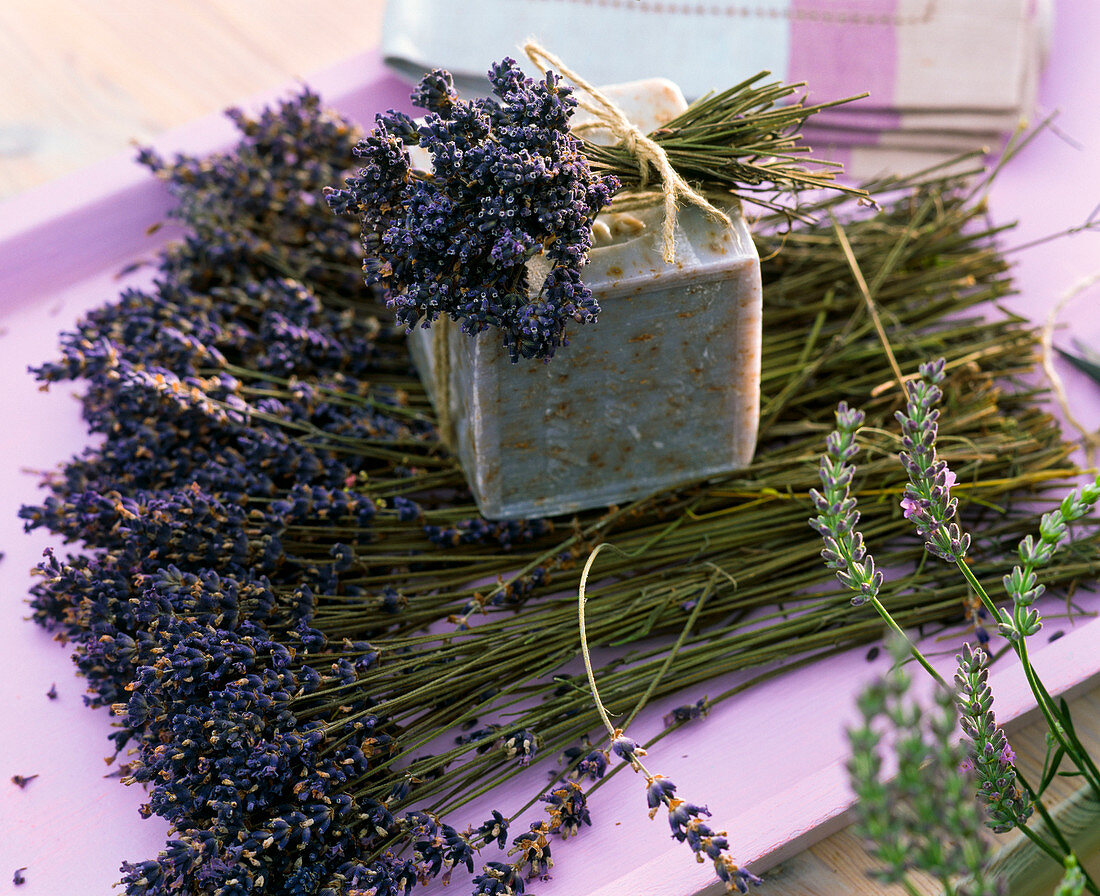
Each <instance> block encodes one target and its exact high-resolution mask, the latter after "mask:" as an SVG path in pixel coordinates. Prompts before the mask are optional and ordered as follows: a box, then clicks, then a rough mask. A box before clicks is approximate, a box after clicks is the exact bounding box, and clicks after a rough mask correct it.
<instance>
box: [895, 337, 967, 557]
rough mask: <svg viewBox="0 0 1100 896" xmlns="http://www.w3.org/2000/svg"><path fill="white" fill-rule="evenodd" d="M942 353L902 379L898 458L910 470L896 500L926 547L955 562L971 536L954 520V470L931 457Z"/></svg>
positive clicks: (933, 447)
mask: <svg viewBox="0 0 1100 896" xmlns="http://www.w3.org/2000/svg"><path fill="white" fill-rule="evenodd" d="M944 366H945V362H944V359H943V358H940V359H939V360H937V361H932V362H929V363H927V364H922V365H921V366H920V377H921V378H920V379H919V380H918V381H916V382H911V383H906V389H907V391H908V394H909V401H908V402H907V403H906V406H905V411H904V412H902V411H898V412H897V415H896V416H897V420H898V422H899V423H900V424H901V430H902V438H901V443H902V447H903V448H904V450H903V451H902V452H901V454H900V455H899V457H900V458H901V462H902V465H903V466H904V467H905V471H906V472H907V473H908V474H909V484H908V485H906V487H905V495H904V497H903V498H902V499H901V507H902V512H903V513H904V514H905V518H906V519H909V520H912V521H913V524H914V525H915V526H916V527H917V532H918V533H919V534H920V536H921V537H922V538H923V539H924V542H925V547H926V548H927V549H928V552H929V553H931V554H934V555H935V556H937V557H940V558H942V559H944V560H948V561H951V562H959V561H961V560H962V559H963V558H964V557H965V556H966V552H967V549H968V548H969V547H970V536H969V535H967V534H966V533H964V532H962V531H961V530H960V529H959V526H958V523H956V522H954V516H955V511H956V509H957V507H958V502H957V501H956V500H955V499H954V498H952V497H951V491H950V490H951V486H953V485H954V484H955V474H954V473H952V472H951V471H950V470H949V469H948V468H947V463H946V462H945V461H942V460H937V459H936V435H937V421H938V420H939V417H940V412H939V409H938V408H937V407H936V405H937V404H938V403H939V400H940V399H941V398H943V392H941V391H940V388H939V385H938V384H939V383H941V382H943V377H944Z"/></svg>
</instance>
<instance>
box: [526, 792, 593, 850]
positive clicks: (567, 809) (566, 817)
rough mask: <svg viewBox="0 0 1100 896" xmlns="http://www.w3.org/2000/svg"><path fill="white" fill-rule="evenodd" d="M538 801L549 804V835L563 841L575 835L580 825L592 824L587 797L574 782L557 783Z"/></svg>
mask: <svg viewBox="0 0 1100 896" xmlns="http://www.w3.org/2000/svg"><path fill="white" fill-rule="evenodd" d="M539 799H540V800H542V801H543V802H544V803H549V804H550V805H549V807H548V808H547V810H546V811H547V812H549V813H550V833H552V834H557V835H558V836H560V837H561V838H562V839H563V840H566V839H568V838H569V837H572V836H573V835H574V834H576V833H577V831H578V830H580V827H581V825H582V824H586V825H589V826H591V824H592V818H591V816H590V815H589V812H588V801H587V797H586V796H585V792H584V790H583V789H582V788H581V785H580V784H578V783H576V782H575V781H559V782H558V785H557V786H556V787H554V788H553V789H552V790H551V791H550V792H549V793H544V794H543V795H542V796H540V797H539Z"/></svg>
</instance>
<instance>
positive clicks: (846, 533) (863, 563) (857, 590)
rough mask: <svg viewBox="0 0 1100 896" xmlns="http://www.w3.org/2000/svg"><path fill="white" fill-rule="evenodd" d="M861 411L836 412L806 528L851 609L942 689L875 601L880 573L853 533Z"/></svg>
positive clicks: (859, 537)
mask: <svg viewBox="0 0 1100 896" xmlns="http://www.w3.org/2000/svg"><path fill="white" fill-rule="evenodd" d="M863 420H864V414H863V411H861V410H858V409H856V408H850V407H848V403H847V402H844V401H842V402H841V403H840V404H839V405H838V406H837V409H836V429H835V430H834V431H833V432H831V433H829V435H828V437H827V438H826V440H825V454H823V455H822V457H821V467H820V475H821V485H822V491H821V492H819V491H817V489H810V498H811V499H812V500H813V502H814V506H815V507H816V508H817V510H818V516H816V517H813V518H811V519H810V521H809V522H810V526H811V527H813V528H814V529H816V530H817V532H818V533H819V534H820V535H821V537H822V540H823V541H824V542H825V547H824V548H823V549H822V551H821V556H822V558H823V559H824V561H825V565H826V566H827V567H828V568H829V569H834V570H836V577H837V578H838V579H839V580H840V582H841V583H842V584H843V585H845V586H846V587H847V588H848V590H850V591H851V592H853V594H854V596H853V597H852V605H853V606H856V607H858V606H861V605H862V604H865V603H870V604H871V605H872V606H873V607H874V608H875V611H876V612H877V613H878V614H879V616H880V617H882V620H883V621H884V622H885V623H886V624H887V625H888V626H889V627H890V628H891V630H892V631H893V633H894V635H895V636H896V637H898V638H899V639H901V640H902V641H904V642H905V643H907V644H908V645H909V651H910V653H911V654H912V656H913V658H914V659H915V660H916V661H917V662H918V663H920V664H921V665H922V666H924V668H925V669H926V670H927V672H928V674H929V675H931V676H932V677H933V678H934V679H936V681H938V682H939V683H940V684H941V685H943V686H944V687H946V686H947V683H946V682H945V681H944V680H943V678H942V677H941V676H940V674H939V672H937V671H936V670H935V669H934V668H933V667H932V664H931V663H929V662H928V659H927V658H926V657H925V656H924V654H923V653H921V651H920V650H919V649H918V648H917V646H916V645H915V644H914V643H913V642H912V641H911V640H910V639H909V636H908V635H906V634H905V632H903V631H902V630H901V627H900V626H899V625H898V624H897V622H895V621H894V618H893V616H891V615H890V613H889V611H887V609H886V608H885V607H884V606H883V605H882V603H881V602H880V601H879V599H878V595H879V591H880V589H881V588H882V582H883V576H882V572H881V571H879V570H876V569H875V558H874V557H872V556H871V555H870V554H869V553H867V549H866V548H865V547H864V544H863V535H862V534H861V533H860V532H858V531H857V530H856V524H857V523H859V510H858V509H857V508H856V499H855V498H853V497H852V496H851V485H852V477H853V476H854V475H855V470H856V468H855V465H854V464H852V463H850V461H852V460H854V459H855V457H856V455H857V454H858V453H859V445H858V444H857V443H856V434H857V432H858V431H859V428H860V426H862V425H863Z"/></svg>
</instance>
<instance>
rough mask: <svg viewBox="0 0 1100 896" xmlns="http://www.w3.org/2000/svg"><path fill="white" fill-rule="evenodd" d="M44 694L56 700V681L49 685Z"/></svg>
mask: <svg viewBox="0 0 1100 896" xmlns="http://www.w3.org/2000/svg"><path fill="white" fill-rule="evenodd" d="M46 696H47V697H48V698H49V699H50V700H56V699H57V683H56V682H55V683H54V684H51V685H50V689H49V690H48V691H46Z"/></svg>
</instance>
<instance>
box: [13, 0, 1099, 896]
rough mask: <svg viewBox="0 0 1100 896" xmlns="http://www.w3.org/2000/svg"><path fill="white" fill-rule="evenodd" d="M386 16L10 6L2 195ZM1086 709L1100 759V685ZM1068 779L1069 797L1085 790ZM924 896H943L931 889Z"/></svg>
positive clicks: (214, 2) (843, 849)
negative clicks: (929, 895) (1076, 789)
mask: <svg viewBox="0 0 1100 896" xmlns="http://www.w3.org/2000/svg"><path fill="white" fill-rule="evenodd" d="M382 10H383V0H324V2H322V3H306V2H304V0H298V2H295V0H157V2H155V3H150V2H148V0H111V2H109V3H92V2H80V0H4V2H3V3H0V84H3V85H4V87H3V89H2V91H0V199H2V198H4V197H5V196H9V195H12V194H14V193H16V192H19V191H22V190H25V189H28V188H30V187H33V186H35V185H36V184H39V183H43V182H45V181H47V180H50V179H53V178H56V177H58V176H60V175H63V174H68V173H70V172H72V171H75V170H77V169H79V168H81V167H82V166H84V165H87V164H89V163H92V162H95V161H97V160H100V159H103V158H106V157H109V156H111V155H114V154H116V153H119V152H124V151H128V149H129V147H130V146H131V145H132V143H133V141H135V140H136V141H139V142H140V141H144V140H149V139H150V138H152V137H154V136H155V135H157V134H160V133H162V132H164V131H166V130H169V129H171V128H173V127H176V126H178V125H182V124H184V123H186V122H188V121H190V120H192V119H195V118H198V117H200V116H203V115H206V114H209V113H211V112H214V111H217V110H219V109H222V108H224V107H226V106H228V105H232V104H234V103H237V102H240V101H241V100H242V99H245V98H247V97H248V96H250V95H251V94H253V93H256V92H258V91H261V90H265V89H270V88H273V87H276V86H278V85H279V84H283V83H287V82H289V81H292V80H294V79H301V78H304V77H305V76H306V75H308V74H309V73H310V72H311V71H315V70H318V69H321V68H324V67H326V66H329V65H332V64H334V63H336V62H338V61H340V60H342V59H345V58H347V57H349V56H352V55H354V54H355V53H359V52H362V51H364V50H366V49H369V48H371V47H373V46H375V45H377V43H378V38H379V33H380V27H381V19H382ZM322 16H323V18H322ZM1074 703H1075V705H1076V707H1077V715H1078V717H1079V718H1080V720H1081V722H1080V725H1081V734H1082V735H1083V738H1084V740H1085V741H1086V743H1087V744H1088V745H1089V746H1090V747H1091V748H1092V750H1093V754H1094V755H1100V686H1097V687H1096V688H1094V689H1092V690H1091V691H1089V692H1087V693H1084V694H1081V695H1078V696H1077V697H1076V698H1075V701H1074ZM1012 742H1013V745H1014V747H1015V749H1016V751H1017V753H1018V755H1019V757H1020V760H1021V762H1022V764H1023V766H1024V767H1025V768H1027V769H1029V770H1030V771H1031V774H1032V777H1035V773H1034V767H1035V765H1036V764H1037V763H1039V762H1041V759H1042V756H1043V752H1044V748H1045V747H1044V739H1043V728H1042V727H1041V726H1039V725H1038V724H1031V725H1028V726H1026V727H1024V728H1023V729H1022V730H1018V731H1016V732H1015V733H1014V734H1013V735H1012ZM1065 780H1066V781H1068V782H1069V783H1062V784H1059V785H1058V786H1059V787H1060V789H1059V790H1058V791H1057V793H1056V794H1055V796H1056V797H1057V798H1060V797H1063V796H1065V795H1066V794H1067V793H1068V792H1069V791H1070V790H1071V789H1072V779H1065ZM1003 840H1004V838H1001V841H1000V842H1002V843H1003ZM872 864H873V862H872V861H871V860H870V859H869V857H868V856H867V853H866V852H865V851H864V850H863V848H862V847H861V845H860V843H859V842H858V840H857V839H856V838H855V837H854V835H853V834H852V833H851V831H850V830H847V829H845V830H842V831H840V832H838V833H836V834H834V835H832V836H830V837H828V838H826V839H825V840H823V841H821V842H820V843H819V844H817V845H816V846H813V847H812V848H810V849H808V850H807V851H806V852H804V853H802V854H801V855H799V856H797V857H795V858H794V859H792V860H790V861H788V862H785V863H784V864H783V865H782V866H781V867H780V868H778V869H776V870H775V871H773V872H772V873H770V874H769V875H768V886H767V888H766V892H767V893H768V894H771V896H834V894H835V896H840V894H849V896H850V894H856V896H859V894H872V893H875V894H893V893H895V892H896V893H902V892H904V891H902V890H901V888H884V887H882V886H880V885H878V884H873V883H871V882H869V881H868V879H867V877H866V869H867V868H869V867H871V866H872ZM1093 872H1094V873H1100V862H1097V861H1094V862H1093ZM921 892H927V893H936V892H938V890H937V888H936V887H935V886H934V885H932V884H931V882H928V883H927V885H926V886H925V887H923V888H922V890H921Z"/></svg>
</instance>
